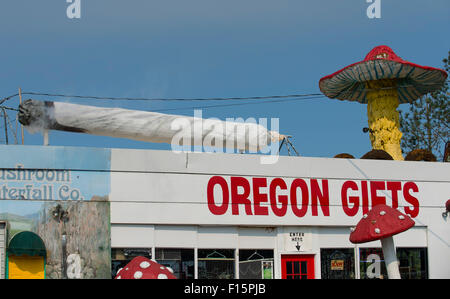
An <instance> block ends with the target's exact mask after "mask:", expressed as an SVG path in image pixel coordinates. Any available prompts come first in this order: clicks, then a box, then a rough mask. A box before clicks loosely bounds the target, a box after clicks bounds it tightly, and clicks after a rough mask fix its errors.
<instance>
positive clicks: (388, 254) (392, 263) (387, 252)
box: [381, 237, 401, 279]
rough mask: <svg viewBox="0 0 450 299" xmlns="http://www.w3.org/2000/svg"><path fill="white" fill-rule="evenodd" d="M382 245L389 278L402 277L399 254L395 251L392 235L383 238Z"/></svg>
mask: <svg viewBox="0 0 450 299" xmlns="http://www.w3.org/2000/svg"><path fill="white" fill-rule="evenodd" d="M381 247H382V249H383V256H384V263H385V264H386V269H387V273H388V277H389V279H401V277H400V270H399V267H398V261H397V255H396V253H395V246H394V239H393V238H392V237H387V238H384V239H381Z"/></svg>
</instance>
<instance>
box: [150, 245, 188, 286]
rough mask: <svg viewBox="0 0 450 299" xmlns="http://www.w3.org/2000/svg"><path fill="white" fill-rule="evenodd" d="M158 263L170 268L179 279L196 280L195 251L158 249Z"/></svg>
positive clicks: (156, 253)
mask: <svg viewBox="0 0 450 299" xmlns="http://www.w3.org/2000/svg"><path fill="white" fill-rule="evenodd" d="M155 257H156V261H157V262H158V263H160V264H161V265H164V266H166V267H170V268H171V269H172V270H173V274H174V275H175V276H176V277H177V278H179V279H190V278H192V279H193V278H194V249H180V248H156V250H155Z"/></svg>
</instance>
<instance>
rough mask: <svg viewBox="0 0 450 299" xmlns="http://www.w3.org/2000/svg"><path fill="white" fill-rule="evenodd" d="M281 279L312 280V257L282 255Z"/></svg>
mask: <svg viewBox="0 0 450 299" xmlns="http://www.w3.org/2000/svg"><path fill="white" fill-rule="evenodd" d="M281 278H282V279H314V255H306V254H305V255H303V254H294V255H282V256H281Z"/></svg>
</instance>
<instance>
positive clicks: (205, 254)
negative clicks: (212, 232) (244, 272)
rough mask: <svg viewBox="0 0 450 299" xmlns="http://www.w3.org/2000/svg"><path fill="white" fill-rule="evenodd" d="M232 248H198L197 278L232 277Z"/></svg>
mask: <svg viewBox="0 0 450 299" xmlns="http://www.w3.org/2000/svg"><path fill="white" fill-rule="evenodd" d="M234 268H235V267H234V249H199V250H198V278H199V279H233V278H234V273H235V269H234Z"/></svg>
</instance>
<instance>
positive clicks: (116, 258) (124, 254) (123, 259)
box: [111, 248, 152, 278]
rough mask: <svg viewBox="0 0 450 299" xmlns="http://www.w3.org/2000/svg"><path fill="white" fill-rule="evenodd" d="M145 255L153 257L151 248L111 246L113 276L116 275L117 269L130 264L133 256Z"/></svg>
mask: <svg viewBox="0 0 450 299" xmlns="http://www.w3.org/2000/svg"><path fill="white" fill-rule="evenodd" d="M137 256H144V257H146V258H148V259H151V258H152V249H151V248H111V276H112V278H114V277H116V273H117V271H119V269H120V268H123V267H124V266H125V265H126V264H128V263H129V262H130V261H131V260H132V259H133V258H135V257H137Z"/></svg>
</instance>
